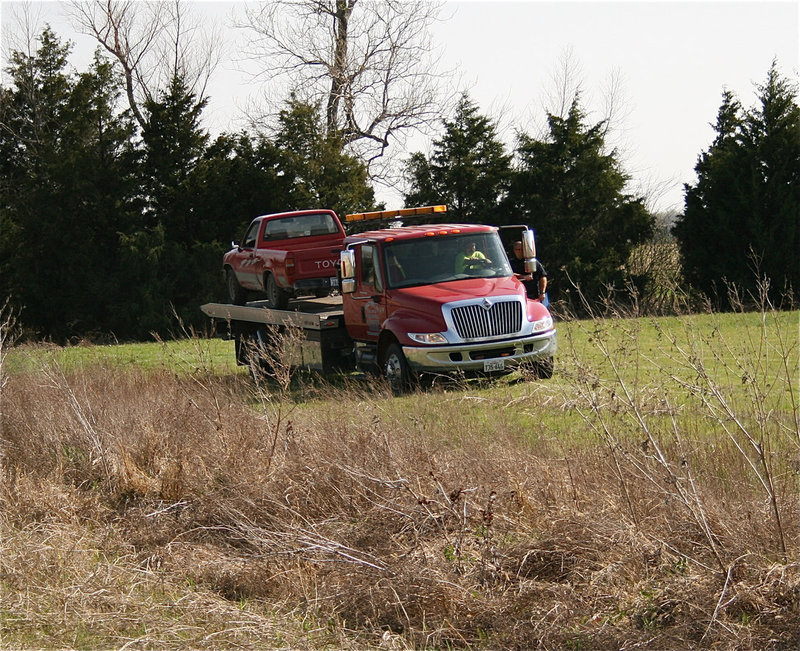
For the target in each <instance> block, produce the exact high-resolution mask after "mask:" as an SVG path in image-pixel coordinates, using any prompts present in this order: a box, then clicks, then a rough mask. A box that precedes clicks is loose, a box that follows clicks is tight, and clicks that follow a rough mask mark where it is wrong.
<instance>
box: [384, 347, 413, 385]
mask: <svg viewBox="0 0 800 651" xmlns="http://www.w3.org/2000/svg"><path fill="white" fill-rule="evenodd" d="M383 375H384V377H385V378H386V381H387V382H388V383H389V386H391V387H392V393H394V394H395V395H400V394H403V393H406V392H407V391H409V390H410V389H411V381H412V378H411V369H410V368H409V366H408V361H406V356H405V355H404V354H403V349H402V348H401V347H400V344H397V343H392V344H390V345H389V347H388V348H387V349H386V354H385V355H384V357H383Z"/></svg>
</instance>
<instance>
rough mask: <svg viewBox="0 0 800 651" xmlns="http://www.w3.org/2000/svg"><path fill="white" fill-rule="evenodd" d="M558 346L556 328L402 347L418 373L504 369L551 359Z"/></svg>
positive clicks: (413, 368) (498, 370) (494, 370)
mask: <svg viewBox="0 0 800 651" xmlns="http://www.w3.org/2000/svg"><path fill="white" fill-rule="evenodd" d="M557 347H558V342H557V338H556V331H555V330H550V331H549V332H545V333H542V334H537V335H534V336H530V337H522V338H519V339H505V340H502V341H491V342H487V343H479V344H457V345H453V346H403V353H404V354H405V356H406V360H407V361H408V364H409V366H410V367H411V369H412V370H413V371H415V372H417V373H457V372H458V371H465V372H466V371H483V372H502V371H510V370H513V369H514V368H516V367H518V366H520V365H521V364H525V363H528V362H535V361H537V360H544V359H549V358H552V357H553V355H555V353H556V348H557Z"/></svg>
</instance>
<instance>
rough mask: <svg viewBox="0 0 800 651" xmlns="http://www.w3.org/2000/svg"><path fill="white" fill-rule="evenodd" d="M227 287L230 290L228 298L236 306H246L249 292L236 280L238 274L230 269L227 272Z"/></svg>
mask: <svg viewBox="0 0 800 651" xmlns="http://www.w3.org/2000/svg"><path fill="white" fill-rule="evenodd" d="M225 286H226V287H227V289H228V298H229V299H230V301H231V303H233V304H234V305H244V304H245V301H246V300H247V290H245V289H244V288H243V287H242V286H241V285H240V284H239V281H238V280H236V274H235V273H233V269H231V268H230V267H229V268H228V269H226V270H225Z"/></svg>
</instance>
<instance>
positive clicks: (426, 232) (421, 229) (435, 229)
mask: <svg viewBox="0 0 800 651" xmlns="http://www.w3.org/2000/svg"><path fill="white" fill-rule="evenodd" d="M496 230H497V227H496V226H487V225H483V224H420V225H416V226H397V227H393V228H381V229H378V230H374V231H365V232H363V233H354V234H352V235H348V236H347V237H346V238H345V244H351V243H354V242H360V241H363V240H371V241H381V242H392V241H394V240H413V239H417V238H423V237H436V236H437V235H459V234H465V235H468V234H478V233H490V232H492V231H496Z"/></svg>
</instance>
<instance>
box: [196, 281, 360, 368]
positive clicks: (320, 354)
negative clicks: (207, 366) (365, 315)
mask: <svg viewBox="0 0 800 651" xmlns="http://www.w3.org/2000/svg"><path fill="white" fill-rule="evenodd" d="M200 309H201V310H202V311H203V312H204V313H205V314H206V315H207V316H209V317H211V319H212V322H213V324H214V326H215V328H216V330H217V333H218V334H220V335H222V336H223V337H225V338H229V339H234V340H235V341H236V361H237V362H238V363H239V364H242V365H248V364H250V352H251V351H252V350H253V349H254V347H263V346H268V345H270V343H271V342H273V341H274V337H275V335H276V334H277V335H280V334H282V333H285V332H286V331H287V329H289V328H295V329H297V330H299V331H302V334H303V337H302V341H301V343H300V346H299V350H297V351H293V355H292V359H290V360H289V361H290V363H291V364H292V365H297V366H301V367H304V368H308V369H312V370H316V371H320V372H322V373H330V372H333V371H351V370H353V369H354V367H355V361H354V356H353V342H352V340H351V339H350V337H349V336H348V334H347V328H346V327H345V323H344V312H343V310H342V297H341V296H326V297H323V298H308V299H296V300H290V301H289V305H288V307H287V308H286V309H285V310H275V309H272V308H270V307H268V302H267V301H251V302H249V303H246V304H244V305H233V304H230V303H206V304H205V305H202V306H201V308H200Z"/></svg>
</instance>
